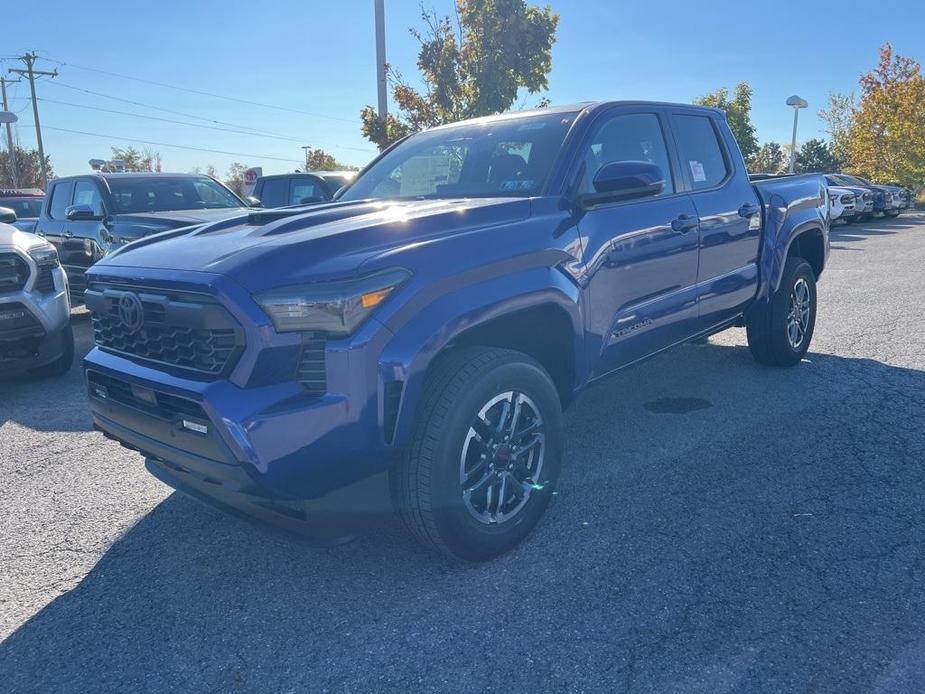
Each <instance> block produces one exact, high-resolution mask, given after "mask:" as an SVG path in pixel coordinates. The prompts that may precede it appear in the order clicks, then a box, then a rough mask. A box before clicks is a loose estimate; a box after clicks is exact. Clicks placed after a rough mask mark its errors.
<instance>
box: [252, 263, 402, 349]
mask: <svg viewBox="0 0 925 694" xmlns="http://www.w3.org/2000/svg"><path fill="white" fill-rule="evenodd" d="M410 276H411V274H410V273H409V272H407V271H406V270H401V269H394V270H386V271H385V272H378V273H376V274H374V275H367V276H366V277H360V278H358V279H353V280H345V281H343V282H318V283H317V284H304V285H298V286H295V287H282V288H281V289H272V290H270V291H267V292H262V293H260V294H257V295H256V296H255V297H254V299H255V300H256V301H257V303H258V304H260V306H261V307H262V308H263V310H264V311H266V312H267V315H269V316H270V318H271V319H272V321H273V325H274V326H275V327H276V329H277V330H278V331H279V332H293V331H300V332H301V331H314V330H317V331H321V332H326V333H330V334H333V335H349V334H350V333H352V332H353V331H354V330H356V328H357V326H359V325H360V323H362V322H363V321H364V320H365V319H366V318H367V317H369V315H370V314H371V313H372V312H373V311H374V310H375V309H376V307H377V306H378V305H379V304H381V303H382V302H383V301H385V299H386V297H387V296H388V295H389V294H391V293H392V292H393V291H394V290H395V289H396V288H397V287H398V286H400V285H401V284H402V283H404V282H405V281H406V280H407V279H408V278H409V277H410Z"/></svg>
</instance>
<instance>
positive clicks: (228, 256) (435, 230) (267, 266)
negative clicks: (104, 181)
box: [96, 198, 530, 291]
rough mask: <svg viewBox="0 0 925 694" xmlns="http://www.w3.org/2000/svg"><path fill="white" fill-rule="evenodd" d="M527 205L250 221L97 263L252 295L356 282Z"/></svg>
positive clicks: (165, 237) (490, 202) (399, 206)
mask: <svg viewBox="0 0 925 694" xmlns="http://www.w3.org/2000/svg"><path fill="white" fill-rule="evenodd" d="M529 214H530V201H529V200H528V199H524V198H478V199H465V200H411V201H360V202H348V203H330V204H323V205H317V206H313V207H311V208H308V209H305V210H301V211H293V210H266V211H259V212H255V211H252V212H251V213H250V214H248V215H247V216H246V217H240V218H236V219H231V220H226V221H224V222H218V223H215V224H210V225H207V226H205V227H200V228H197V229H196V230H194V231H186V230H176V231H173V232H167V233H164V234H160V235H156V236H149V237H147V238H144V239H142V240H139V241H136V242H135V243H132V244H129V245H127V246H125V247H124V248H122V249H120V250H119V251H117V252H116V253H113V254H112V255H110V256H108V257H106V258H104V259H103V260H102V261H100V262H99V263H97V265H96V267H97V268H98V269H99V270H100V271H105V268H106V266H110V267H115V266H120V267H127V268H131V269H132V271H133V273H134V274H136V276H137V274H138V273H137V270H139V269H142V268H155V269H173V270H185V271H200V272H208V273H215V274H221V275H225V276H228V277H231V278H232V279H234V280H235V281H236V282H238V284H240V285H242V286H243V287H245V288H247V289H249V290H251V291H259V290H261V289H266V288H268V287H276V286H284V285H287V284H298V283H302V282H309V281H317V280H324V279H331V278H334V277H344V276H349V275H351V274H355V273H356V272H357V271H358V269H359V267H360V265H362V264H363V263H364V262H366V261H369V260H371V259H373V258H375V257H377V256H380V255H382V254H384V253H389V254H390V264H393V265H400V264H401V254H400V253H399V254H395V251H400V250H401V249H402V248H405V247H409V246H417V245H419V244H422V243H432V242H436V241H439V240H440V239H441V238H446V237H449V236H455V235H457V234H463V233H471V232H477V231H480V230H483V229H486V228H490V227H495V226H499V225H504V224H510V223H512V222H515V221H518V220H521V219H524V218H526V217H528V216H529Z"/></svg>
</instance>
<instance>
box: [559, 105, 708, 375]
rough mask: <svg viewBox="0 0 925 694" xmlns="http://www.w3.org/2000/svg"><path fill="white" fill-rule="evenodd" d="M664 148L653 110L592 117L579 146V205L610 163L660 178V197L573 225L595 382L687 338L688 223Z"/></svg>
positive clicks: (614, 206) (691, 216) (690, 300)
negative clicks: (641, 167) (632, 164)
mask: <svg viewBox="0 0 925 694" xmlns="http://www.w3.org/2000/svg"><path fill="white" fill-rule="evenodd" d="M667 142H668V139H667V137H666V129H665V114H663V113H662V112H661V111H660V110H658V109H653V110H651V111H644V112H640V111H634V110H633V109H631V108H628V107H615V108H613V109H610V110H608V111H607V112H605V113H602V114H600V115H598V116H597V118H596V119H595V121H594V123H592V124H591V125H590V126H589V131H588V134H587V136H585V137H584V138H583V141H582V142H580V143H579V144H578V147H579V150H580V151H579V154H580V156H581V159H580V160H579V162H578V164H577V165H576V166H577V167H578V168H577V172H578V174H580V177H579V181H578V183H577V185H576V192H577V193H578V194H579V195H580V194H585V193H591V192H593V184H592V180H593V178H594V175H595V174H596V173H597V171H598V170H599V169H600V167H602V166H604V165H605V164H609V163H611V162H614V161H647V162H650V163H653V164H656V165H657V166H658V167H659V168H660V169H661V171H662V173H663V174H664V177H665V187H664V189H663V190H662V192H661V193H660V194H658V195H655V196H652V197H644V198H637V199H633V200H627V201H622V202H611V203H607V204H602V205H598V206H595V207H592V208H590V209H588V210H587V211H585V212H584V213H583V215H582V216H581V218H580V220H579V222H578V229H579V232H580V236H581V239H582V245H583V255H584V266H585V273H586V280H585V281H586V283H587V289H586V292H587V295H586V297H585V302H586V305H587V306H588V307H589V308H588V311H587V319H586V320H587V324H588V335H589V339H590V341H591V344H590V345H589V352H590V354H589V357H590V360H591V363H594V364H595V365H596V366H595V369H594V371H595V375H602V374H604V373H607V372H609V371H612V370H614V369H617V368H619V367H621V366H625V365H626V364H629V363H632V362H634V361H636V360H638V359H641V358H642V357H645V356H648V355H650V354H653V353H655V352H657V351H659V350H661V349H664V348H665V347H669V346H671V345H672V344H674V343H676V342H679V341H682V340H684V339H685V338H687V337H690V336H691V335H692V334H693V333H694V332H695V331H696V326H697V302H696V283H697V253H698V247H699V232H698V230H697V217H696V211H695V210H694V206H693V203H692V202H691V200H690V198H689V197H688V196H687V195H686V194H685V193H684V192H683V190H679V186H678V185H677V179H678V175H677V166H676V165H675V164H674V163H673V162H672V160H671V158H670V156H669V147H668V146H667ZM581 172H583V173H581ZM578 174H576V175H578ZM573 180H574V178H573Z"/></svg>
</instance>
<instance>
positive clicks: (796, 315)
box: [746, 257, 816, 366]
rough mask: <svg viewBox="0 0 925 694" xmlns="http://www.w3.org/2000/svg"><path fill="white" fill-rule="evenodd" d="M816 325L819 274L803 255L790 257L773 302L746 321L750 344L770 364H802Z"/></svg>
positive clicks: (755, 356)
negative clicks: (817, 279)
mask: <svg viewBox="0 0 925 694" xmlns="http://www.w3.org/2000/svg"><path fill="white" fill-rule="evenodd" d="M815 327H816V275H815V273H814V272H813V269H812V268H811V267H810V265H809V263H807V262H806V261H805V260H803V259H802V258H796V257H791V258H787V262H786V264H785V265H784V272H783V276H782V277H781V282H780V286H779V287H778V288H777V291H776V292H774V295H773V296H772V297H771V300H770V302H769V303H768V304H767V305H765V306H762V307H760V308H756V309H755V310H754V311H753V313H752V314H751V315H750V316H749V319H748V322H747V323H746V330H747V335H748V347H749V349H750V350H751V352H752V356H753V357H754V358H755V360H756V361H757V362H759V363H761V364H767V365H769V366H793V365H794V364H798V363H799V362H800V360H801V359H802V358H803V355H805V354H806V352H807V350H808V349H809V343H810V341H811V340H812V338H813V330H814V329H815Z"/></svg>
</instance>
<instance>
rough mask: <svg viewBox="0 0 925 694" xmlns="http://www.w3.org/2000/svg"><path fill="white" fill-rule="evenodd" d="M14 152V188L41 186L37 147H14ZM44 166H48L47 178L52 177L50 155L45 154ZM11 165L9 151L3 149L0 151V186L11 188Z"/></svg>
mask: <svg viewBox="0 0 925 694" xmlns="http://www.w3.org/2000/svg"><path fill="white" fill-rule="evenodd" d="M14 151H15V152H16V173H17V174H18V176H17V178H16V186H15V187H16V188H41V187H42V167H41V164H40V160H39V152H38V150H37V149H21V148H19V147H14ZM45 166H46V167H47V168H48V178H49V180H51V179H52V178H54V175H55V172H54V170H53V169H52V168H51V157H50V156H48V155H47V154H46V155H45ZM13 187H14V185H13V167H12V165H11V162H10V153H9V151H8V150H6V149H4V150H3V151H0V188H13Z"/></svg>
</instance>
